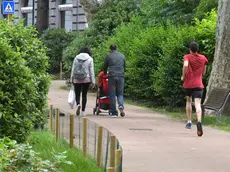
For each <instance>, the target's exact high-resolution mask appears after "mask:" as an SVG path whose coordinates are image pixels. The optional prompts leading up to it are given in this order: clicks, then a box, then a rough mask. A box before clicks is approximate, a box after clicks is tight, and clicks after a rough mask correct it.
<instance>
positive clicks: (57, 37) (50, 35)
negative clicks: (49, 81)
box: [41, 28, 77, 73]
mask: <svg viewBox="0 0 230 172" xmlns="http://www.w3.org/2000/svg"><path fill="white" fill-rule="evenodd" d="M76 34H77V32H67V31H66V30H65V29H63V28H55V29H47V30H45V31H44V32H43V34H42V35H41V40H42V42H43V43H44V45H45V46H46V47H47V48H48V51H47V56H48V57H49V64H50V68H49V72H50V73H58V72H59V71H60V63H61V62H62V52H63V50H64V48H66V47H67V46H68V45H69V43H70V42H71V41H72V40H73V39H74V38H75V37H76Z"/></svg>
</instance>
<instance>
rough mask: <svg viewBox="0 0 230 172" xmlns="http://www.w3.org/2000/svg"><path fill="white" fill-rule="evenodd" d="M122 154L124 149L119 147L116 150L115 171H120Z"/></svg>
mask: <svg viewBox="0 0 230 172" xmlns="http://www.w3.org/2000/svg"><path fill="white" fill-rule="evenodd" d="M121 155H122V150H121V149H117V150H116V162H115V172H119V167H120V165H121Z"/></svg>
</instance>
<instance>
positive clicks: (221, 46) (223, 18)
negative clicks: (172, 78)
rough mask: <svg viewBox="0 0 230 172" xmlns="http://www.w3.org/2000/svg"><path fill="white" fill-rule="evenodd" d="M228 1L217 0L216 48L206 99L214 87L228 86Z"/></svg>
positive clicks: (229, 30)
mask: <svg viewBox="0 0 230 172" xmlns="http://www.w3.org/2000/svg"><path fill="white" fill-rule="evenodd" d="M229 9H230V1H226V0H219V6H218V20H217V29H216V49H215V55H214V61H213V65H212V72H211V75H210V78H209V82H208V88H207V96H206V100H207V98H208V96H209V94H210V92H211V90H212V89H213V88H214V87H222V88H227V87H230V70H229V69H230V49H229V47H230V41H229V39H230V10H229Z"/></svg>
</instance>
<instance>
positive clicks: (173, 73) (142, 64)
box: [94, 11, 216, 107]
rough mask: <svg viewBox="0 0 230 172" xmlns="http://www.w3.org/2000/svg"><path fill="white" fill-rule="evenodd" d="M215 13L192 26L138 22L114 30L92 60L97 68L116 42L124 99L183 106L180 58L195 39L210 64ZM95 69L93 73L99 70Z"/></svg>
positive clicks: (181, 61) (213, 39)
mask: <svg viewBox="0 0 230 172" xmlns="http://www.w3.org/2000/svg"><path fill="white" fill-rule="evenodd" d="M215 26H216V11H213V12H211V13H210V14H208V15H207V16H206V18H205V19H203V20H202V21H199V20H195V21H194V26H189V25H177V26H175V25H173V24H171V23H170V22H168V23H167V24H166V25H165V24H158V25H154V26H152V27H149V28H143V26H142V21H141V19H140V20H138V19H135V22H132V23H130V24H128V25H122V26H120V27H119V28H118V29H116V32H115V35H114V36H113V37H110V38H109V39H108V40H107V41H106V42H105V43H104V44H103V46H101V47H100V48H98V49H95V50H94V54H95V61H97V62H98V63H99V64H97V65H98V66H101V65H102V64H103V59H104V57H105V55H106V54H107V53H108V47H109V45H110V44H111V43H116V44H117V45H118V49H119V51H120V52H121V53H123V54H125V55H126V58H127V72H126V89H125V93H126V96H128V97H131V98H134V99H137V100H144V101H146V102H148V103H150V104H151V105H163V106H167V107H179V106H182V105H184V99H183V98H184V93H183V88H182V82H181V81H180V77H181V69H182V64H183V56H184V55H185V54H186V53H189V50H188V44H189V42H190V41H191V40H196V41H197V42H198V43H199V44H200V47H201V53H203V54H205V55H206V56H207V57H208V59H209V61H210V63H209V70H208V75H207V76H206V77H205V79H204V83H205V84H206V83H207V77H208V76H209V73H210V67H211V66H210V64H211V63H212V57H213V54H214V47H215ZM99 69H100V68H99V67H98V68H97V72H98V71H99Z"/></svg>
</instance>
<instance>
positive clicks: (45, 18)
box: [36, 0, 49, 33]
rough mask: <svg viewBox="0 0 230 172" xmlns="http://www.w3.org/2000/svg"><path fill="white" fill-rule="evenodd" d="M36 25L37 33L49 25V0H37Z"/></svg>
mask: <svg viewBox="0 0 230 172" xmlns="http://www.w3.org/2000/svg"><path fill="white" fill-rule="evenodd" d="M36 27H37V30H38V32H39V33H41V32H42V31H43V30H45V29H47V28H48V27H49V1H48V0H39V1H37V22H36Z"/></svg>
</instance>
